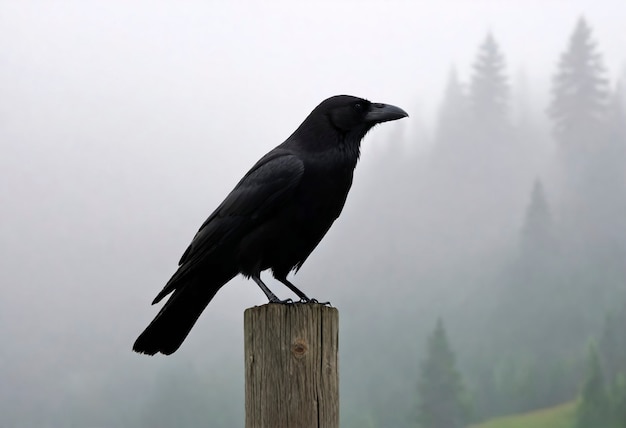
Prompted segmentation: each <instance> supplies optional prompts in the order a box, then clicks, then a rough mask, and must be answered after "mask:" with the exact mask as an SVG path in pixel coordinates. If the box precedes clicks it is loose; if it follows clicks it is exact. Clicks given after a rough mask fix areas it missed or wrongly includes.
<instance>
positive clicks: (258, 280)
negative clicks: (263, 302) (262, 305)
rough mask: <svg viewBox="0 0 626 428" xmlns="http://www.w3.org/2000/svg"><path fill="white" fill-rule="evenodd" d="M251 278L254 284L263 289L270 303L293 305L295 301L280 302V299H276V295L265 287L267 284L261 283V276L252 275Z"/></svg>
mask: <svg viewBox="0 0 626 428" xmlns="http://www.w3.org/2000/svg"><path fill="white" fill-rule="evenodd" d="M250 277H251V278H252V279H253V280H254V282H256V283H257V285H258V286H259V287H260V288H261V290H263V292H264V293H265V295H266V296H267V298H268V299H269V301H270V303H293V300H291V299H287V300H280V299H279V298H278V297H276V294H274V293H272V291H271V290H270V289H269V288H267V285H265V283H264V282H263V281H261V275H259V274H252V275H250Z"/></svg>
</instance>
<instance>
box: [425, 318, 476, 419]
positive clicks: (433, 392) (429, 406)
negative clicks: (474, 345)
mask: <svg viewBox="0 0 626 428" xmlns="http://www.w3.org/2000/svg"><path fill="white" fill-rule="evenodd" d="M417 389H418V406H417V418H418V422H419V426H420V427H421V428H457V427H458V428H461V427H464V426H465V424H466V422H467V421H468V406H467V401H466V399H465V389H464V386H463V381H462V379H461V375H460V374H459V372H458V371H457V369H456V362H455V356H454V352H453V351H452V349H451V348H450V345H449V343H448V338H447V334H446V331H445V328H444V325H443V321H442V320H441V319H439V320H438V321H437V326H436V327H435V330H434V331H433V333H432V334H431V336H430V338H429V339H428V348H427V355H426V358H425V360H423V361H422V364H421V366H420V378H419V381H418V384H417Z"/></svg>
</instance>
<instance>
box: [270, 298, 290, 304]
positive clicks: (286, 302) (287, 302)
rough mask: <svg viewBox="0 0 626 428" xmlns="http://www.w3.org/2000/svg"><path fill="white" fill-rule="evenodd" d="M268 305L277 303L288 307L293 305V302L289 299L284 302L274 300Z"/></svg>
mask: <svg viewBox="0 0 626 428" xmlns="http://www.w3.org/2000/svg"><path fill="white" fill-rule="evenodd" d="M270 303H277V304H279V305H290V304H292V303H293V300H291V299H285V300H280V299H276V300H273V299H272V300H270Z"/></svg>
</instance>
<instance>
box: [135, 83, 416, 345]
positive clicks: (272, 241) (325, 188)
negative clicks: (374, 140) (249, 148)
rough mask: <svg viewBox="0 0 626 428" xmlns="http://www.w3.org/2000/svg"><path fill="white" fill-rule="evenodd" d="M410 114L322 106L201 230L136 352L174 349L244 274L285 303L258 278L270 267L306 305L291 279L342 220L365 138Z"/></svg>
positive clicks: (347, 104)
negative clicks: (222, 291)
mask: <svg viewBox="0 0 626 428" xmlns="http://www.w3.org/2000/svg"><path fill="white" fill-rule="evenodd" d="M406 116H408V115H407V114H406V112H405V111H404V110H402V109H400V108H398V107H395V106H392V105H389V104H378V103H372V102H370V101H367V100H364V99H362V98H356V97H352V96H348V95H338V96H334V97H331V98H328V99H327V100H325V101H323V102H322V103H321V104H320V105H318V106H317V107H316V108H315V109H314V110H313V111H312V112H311V114H309V116H308V117H307V118H306V119H305V120H304V122H302V124H301V125H300V126H299V127H298V129H296V131H295V132H294V133H293V134H291V136H290V137H289V138H287V140H286V141H285V142H284V143H282V144H281V145H279V146H278V147H276V148H275V149H273V150H272V151H270V152H269V153H268V154H266V155H265V156H263V157H262V158H261V160H259V161H258V162H257V163H256V165H254V166H253V167H252V169H251V170H250V171H248V173H247V174H246V175H245V176H244V177H243V178H242V179H241V181H240V182H239V183H238V184H237V185H236V186H235V188H234V189H233V191H232V192H230V194H229V195H228V196H227V197H226V199H225V200H224V202H222V203H221V205H220V206H219V207H217V209H216V210H215V211H214V212H213V214H211V215H210V216H209V218H208V219H207V220H206V221H205V222H204V224H203V225H202V226H201V227H200V230H198V233H196V236H195V237H194V238H193V240H192V241H191V244H190V245H189V247H188V248H187V250H186V251H185V253H184V254H183V256H182V258H181V259H180V262H179V267H178V270H177V271H176V273H174V276H172V278H171V279H170V280H169V281H168V283H167V284H166V285H165V287H164V288H163V290H162V291H161V292H160V293H159V294H158V295H157V296H156V298H155V299H154V301H153V302H152V304H155V303H158V302H159V301H161V299H163V298H164V297H165V296H167V295H168V294H170V293H172V295H171V296H170V298H169V299H168V301H167V303H165V305H164V306H163V308H162V309H161V311H160V312H159V313H158V315H157V316H156V317H155V318H154V320H153V321H152V322H151V323H150V325H149V326H148V327H147V328H146V329H145V330H144V332H143V333H141V335H140V336H139V338H137V340H136V341H135V344H134V346H133V350H134V351H136V352H140V353H144V354H149V355H154V354H156V353H157V352H161V353H163V354H167V355H169V354H171V353H173V352H174V351H176V350H177V349H178V348H179V347H180V345H181V343H182V342H183V340H185V337H187V334H189V331H190V330H191V328H192V327H193V325H194V324H195V322H196V320H197V319H198V317H199V316H200V314H201V313H202V311H203V310H204V308H205V307H206V306H207V304H208V303H209V302H210V301H211V299H212V298H213V296H215V293H217V291H218V290H219V289H220V288H221V287H222V286H223V285H224V284H226V283H227V282H228V281H230V280H231V279H232V278H233V277H234V276H236V275H237V274H243V275H244V276H246V277H248V278H252V279H253V280H254V281H255V282H256V283H257V284H258V285H259V287H261V290H263V292H264V293H265V295H266V296H267V298H268V299H269V301H270V302H272V303H284V302H287V301H281V300H279V299H278V298H277V297H276V295H275V294H274V293H272V292H271V291H270V290H269V288H267V286H266V285H265V284H264V283H263V281H261V272H262V271H264V270H266V269H271V270H272V273H273V275H274V278H276V279H277V280H278V281H280V282H282V283H283V284H285V285H286V286H287V287H288V288H289V289H290V290H291V291H293V292H294V293H295V294H297V295H298V297H299V298H300V299H302V301H304V302H307V301H310V299H309V298H308V297H307V296H306V294H304V293H303V292H302V291H300V290H299V289H298V288H296V286H295V285H293V284H292V283H291V282H289V281H288V280H287V274H288V273H289V272H291V271H292V270H294V271H297V270H298V269H300V267H301V266H302V264H303V263H304V261H305V260H306V259H307V257H308V256H309V254H311V252H312V251H313V249H314V248H315V247H316V246H317V244H318V243H319V242H320V240H321V239H322V238H323V237H324V235H325V234H326V232H327V231H328V229H329V228H330V226H331V225H332V224H333V222H334V221H335V219H336V218H337V217H338V216H339V214H340V213H341V210H342V208H343V206H344V203H345V202H346V197H347V195H348V191H349V190H350V186H351V185H352V175H353V172H354V167H355V166H356V163H357V160H358V159H359V152H360V144H361V139H362V138H363V137H364V136H365V134H367V132H368V131H369V130H370V129H371V128H372V127H373V126H374V125H376V124H377V123H381V122H387V121H390V120H396V119H401V118H403V117H406Z"/></svg>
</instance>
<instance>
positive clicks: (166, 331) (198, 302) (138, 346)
mask: <svg viewBox="0 0 626 428" xmlns="http://www.w3.org/2000/svg"><path fill="white" fill-rule="evenodd" d="M235 275H236V273H233V274H232V275H231V274H228V275H219V276H220V278H219V279H218V280H217V281H216V280H215V278H213V279H208V280H207V278H198V277H196V278H190V279H187V280H186V281H185V282H186V283H185V284H184V285H183V286H179V287H176V290H175V291H174V292H173V293H172V295H171V296H170V298H169V299H168V300H167V302H166V303H165V306H163V308H162V309H161V311H159V313H158V314H157V316H156V317H155V318H154V320H152V322H151V323H150V325H148V327H146V329H145V330H144V331H143V333H141V334H140V335H139V337H138V338H137V340H136V341H135V344H134V345H133V351H135V352H139V353H141V354H148V355H154V354H156V353H157V352H161V353H163V354H165V355H169V354H171V353H173V352H175V351H176V350H177V349H178V348H179V347H180V345H181V344H182V343H183V341H184V340H185V338H186V337H187V335H188V334H189V331H190V330H191V328H192V327H193V325H194V324H195V323H196V321H197V320H198V317H199V316H200V314H201V313H202V311H204V308H206V306H207V305H208V304H209V302H210V301H211V299H213V297H214V296H215V293H217V291H218V290H219V289H220V288H222V286H223V285H224V284H226V283H227V282H228V281H230V280H231V279H232V278H233V277H234V276H235Z"/></svg>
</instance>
